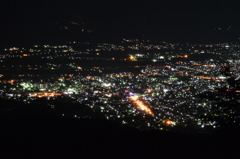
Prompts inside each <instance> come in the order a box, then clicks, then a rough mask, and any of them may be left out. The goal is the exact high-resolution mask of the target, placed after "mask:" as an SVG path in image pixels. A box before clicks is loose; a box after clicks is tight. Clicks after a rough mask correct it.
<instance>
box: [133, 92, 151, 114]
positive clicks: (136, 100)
mask: <svg viewBox="0 0 240 159" xmlns="http://www.w3.org/2000/svg"><path fill="white" fill-rule="evenodd" d="M129 99H130V100H131V101H133V103H134V104H135V105H136V106H137V107H138V108H139V109H141V110H144V111H145V112H146V113H148V114H150V115H153V113H152V111H151V110H150V109H149V108H148V107H147V106H146V105H144V104H143V103H142V102H141V101H140V100H139V97H138V96H130V97H129Z"/></svg>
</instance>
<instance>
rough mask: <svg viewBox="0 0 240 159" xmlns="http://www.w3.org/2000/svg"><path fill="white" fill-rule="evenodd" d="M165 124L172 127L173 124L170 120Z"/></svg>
mask: <svg viewBox="0 0 240 159" xmlns="http://www.w3.org/2000/svg"><path fill="white" fill-rule="evenodd" d="M165 123H166V124H167V125H172V124H173V122H172V121H171V120H167V121H166V122H165Z"/></svg>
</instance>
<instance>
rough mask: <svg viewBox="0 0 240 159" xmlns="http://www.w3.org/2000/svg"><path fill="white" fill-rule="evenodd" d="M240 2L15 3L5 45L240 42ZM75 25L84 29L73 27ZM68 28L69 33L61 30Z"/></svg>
mask: <svg viewBox="0 0 240 159" xmlns="http://www.w3.org/2000/svg"><path fill="white" fill-rule="evenodd" d="M239 8H240V2H239V1H220V0H218V1H180V0H175V1H172V0H167V1H161V0H159V1H151V0H148V1H143V2H142V1H135V0H131V1H130V0H129V1H127V0H121V1H118V0H114V1H113V0H111V1H110V0H108V1H107V0H98V1H96V0H95V1H93V0H88V1H51V2H48V1H13V0H3V1H2V2H1V5H0V9H1V10H0V12H1V14H0V17H1V28H0V29H1V31H0V34H1V44H2V45H14V44H22V45H23V44H32V43H51V42H62V41H71V40H82V41H84V39H85V38H86V36H90V34H89V35H85V34H83V33H82V32H81V30H82V29H85V32H86V31H87V30H92V31H93V32H92V33H91V36H92V38H93V39H95V40H98V41H108V42H111V41H115V40H116V41H121V38H123V37H124V38H139V39H152V40H160V41H161V40H163V41H167V42H180V43H181V42H189V43H194V42H196V43H212V42H213V43H217V42H238V41H239V37H240V32H239V30H240V29H239V28H240V18H239V17H240V10H239ZM69 22H76V23H79V24H80V25H79V26H73V25H71V24H70V23H69ZM65 26H66V27H67V28H68V29H67V30H66V29H65V30H64V29H63V28H61V27H65Z"/></svg>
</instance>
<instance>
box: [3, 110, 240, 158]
mask: <svg viewBox="0 0 240 159" xmlns="http://www.w3.org/2000/svg"><path fill="white" fill-rule="evenodd" d="M31 116H32V115H31ZM0 124H1V129H0V132H1V139H0V140H1V141H3V143H2V144H1V151H0V153H1V154H0V155H1V156H3V157H1V158H7V159H10V158H143V157H144V158H238V157H239V156H240V155H239V152H238V148H239V146H240V142H239V141H240V140H239V139H240V137H239V130H236V129H233V130H222V131H221V132H219V133H216V134H212V135H208V136H205V135H202V136H199V135H186V134H179V133H172V132H163V131H143V132H141V131H139V130H136V129H134V128H130V127H127V126H121V125H119V124H116V123H114V122H110V121H105V120H102V119H99V120H98V119H66V118H54V117H40V116H35V117H31V118H30V117H26V116H21V115H19V116H17V117H16V115H15V114H14V115H13V114H11V113H6V112H5V113H1V123H0Z"/></svg>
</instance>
